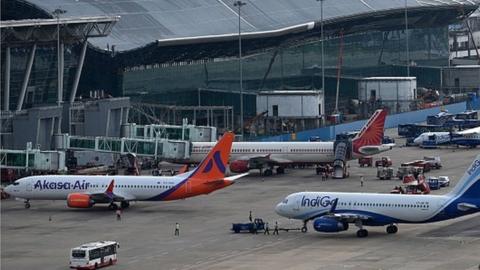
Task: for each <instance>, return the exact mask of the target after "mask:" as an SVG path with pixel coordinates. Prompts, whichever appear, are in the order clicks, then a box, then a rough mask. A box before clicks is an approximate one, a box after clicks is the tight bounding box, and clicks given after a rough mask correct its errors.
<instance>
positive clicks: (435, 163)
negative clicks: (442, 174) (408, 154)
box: [423, 156, 442, 169]
mask: <svg viewBox="0 0 480 270" xmlns="http://www.w3.org/2000/svg"><path fill="white" fill-rule="evenodd" d="M423 160H425V161H426V162H428V163H430V167H432V168H435V169H440V168H441V167H442V161H441V160H440V157H439V156H435V157H433V156H425V157H423Z"/></svg>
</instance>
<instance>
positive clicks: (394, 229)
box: [387, 224, 398, 234]
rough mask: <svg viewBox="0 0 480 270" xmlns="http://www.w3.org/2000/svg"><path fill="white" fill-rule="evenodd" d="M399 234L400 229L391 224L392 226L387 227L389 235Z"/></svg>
mask: <svg viewBox="0 0 480 270" xmlns="http://www.w3.org/2000/svg"><path fill="white" fill-rule="evenodd" d="M397 232H398V227H397V226H395V225H393V224H391V225H388V226H387V233H388V234H394V233H397Z"/></svg>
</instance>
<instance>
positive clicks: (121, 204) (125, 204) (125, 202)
mask: <svg viewBox="0 0 480 270" xmlns="http://www.w3.org/2000/svg"><path fill="white" fill-rule="evenodd" d="M129 206H130V203H129V202H127V201H122V202H121V203H120V207H122V209H125V208H128V207H129Z"/></svg>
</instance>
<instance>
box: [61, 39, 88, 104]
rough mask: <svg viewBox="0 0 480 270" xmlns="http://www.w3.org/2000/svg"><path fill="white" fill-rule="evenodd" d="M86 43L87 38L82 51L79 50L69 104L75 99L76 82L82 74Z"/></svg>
mask: <svg viewBox="0 0 480 270" xmlns="http://www.w3.org/2000/svg"><path fill="white" fill-rule="evenodd" d="M87 44H88V43H87V40H85V41H84V42H83V45H82V51H81V52H80V59H79V62H78V67H77V72H75V78H74V79H73V85H72V91H71V92H70V104H72V103H73V102H74V101H75V96H76V95H77V89H78V82H79V81H80V76H81V75H82V69H83V62H84V60H85V53H86V51H87ZM62 58H63V57H62Z"/></svg>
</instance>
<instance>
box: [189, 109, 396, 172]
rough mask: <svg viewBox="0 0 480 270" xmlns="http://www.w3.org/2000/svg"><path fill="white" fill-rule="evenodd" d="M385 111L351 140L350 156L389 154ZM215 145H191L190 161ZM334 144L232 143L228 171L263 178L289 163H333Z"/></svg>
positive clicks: (282, 168)
mask: <svg viewBox="0 0 480 270" xmlns="http://www.w3.org/2000/svg"><path fill="white" fill-rule="evenodd" d="M386 115H387V111H386V110H377V111H375V113H374V114H373V115H372V117H371V118H370V119H369V120H368V121H367V123H366V124H365V126H363V128H362V130H361V131H360V132H359V133H358V134H357V135H356V136H355V137H354V138H353V139H352V145H351V147H350V148H351V150H350V151H351V153H352V154H351V155H349V154H348V153H347V158H348V157H349V156H350V157H351V158H358V157H361V156H365V155H374V154H378V153H381V152H384V151H388V150H390V149H392V148H393V146H395V144H382V139H383V133H384V124H385V118H386ZM213 144H214V143H211V142H194V143H192V152H191V157H190V160H189V162H191V163H197V162H199V161H200V160H202V159H203V157H204V156H205V155H206V153H208V152H209V151H210V149H211V148H212V146H213ZM334 146H335V142H234V143H233V147H232V155H231V157H230V170H231V171H232V172H236V173H244V172H247V171H249V170H250V169H260V170H261V171H262V170H263V169H265V171H264V174H265V175H271V174H273V171H272V170H273V168H274V167H275V166H276V167H277V173H283V172H284V167H285V166H286V165H290V164H324V163H333V162H334V161H335V160H336V159H337V158H336V157H335V149H334Z"/></svg>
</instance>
